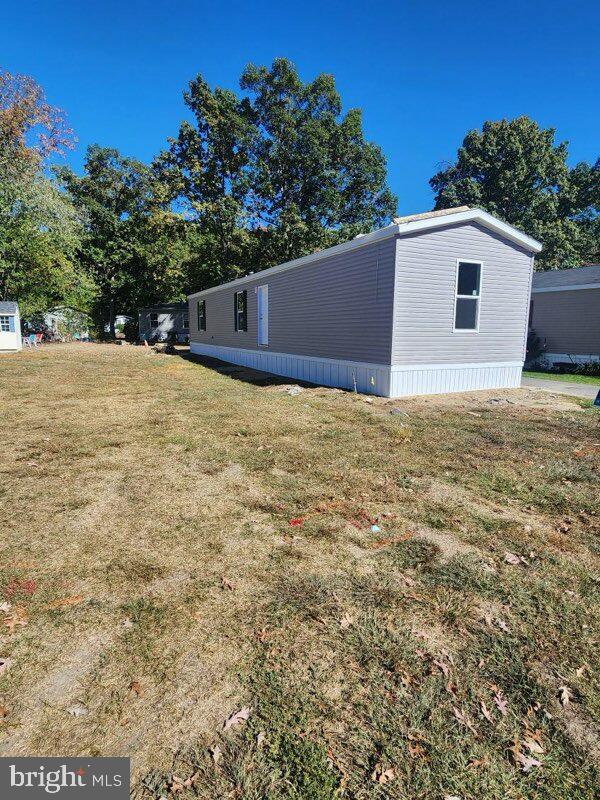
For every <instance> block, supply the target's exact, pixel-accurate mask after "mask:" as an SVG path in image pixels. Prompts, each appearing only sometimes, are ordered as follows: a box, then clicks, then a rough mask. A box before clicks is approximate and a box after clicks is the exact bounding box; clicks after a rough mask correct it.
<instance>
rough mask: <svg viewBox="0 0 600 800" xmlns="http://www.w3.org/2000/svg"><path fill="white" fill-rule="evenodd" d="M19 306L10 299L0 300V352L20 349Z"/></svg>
mask: <svg viewBox="0 0 600 800" xmlns="http://www.w3.org/2000/svg"><path fill="white" fill-rule="evenodd" d="M21 342H22V340H21V320H20V318H19V306H18V304H17V303H14V302H13V301H12V300H0V353H1V352H12V353H14V352H15V351H16V350H20V349H21Z"/></svg>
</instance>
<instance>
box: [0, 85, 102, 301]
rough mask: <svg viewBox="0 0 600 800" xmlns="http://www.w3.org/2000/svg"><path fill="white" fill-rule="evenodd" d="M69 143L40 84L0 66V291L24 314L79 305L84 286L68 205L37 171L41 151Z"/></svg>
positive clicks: (76, 224) (87, 290)
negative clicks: (54, 306)
mask: <svg viewBox="0 0 600 800" xmlns="http://www.w3.org/2000/svg"><path fill="white" fill-rule="evenodd" d="M71 144H72V133H71V131H70V130H69V128H68V127H67V125H66V121H65V117H64V114H63V113H62V112H61V111H60V110H58V109H56V108H54V107H53V106H51V105H49V104H48V103H47V102H46V100H45V98H44V94H43V91H42V89H41V87H40V86H38V85H37V84H36V83H35V81H34V80H33V79H31V78H28V77H26V76H22V75H17V76H13V75H10V74H9V73H7V72H0V298H2V299H6V298H11V299H17V300H18V301H19V303H20V305H21V311H22V314H24V315H25V316H28V315H31V314H34V313H38V312H41V311H44V310H46V309H47V308H48V307H50V306H52V305H56V304H73V305H76V306H77V307H81V306H85V304H86V303H87V302H88V300H89V297H90V294H91V291H92V287H91V284H90V282H89V281H87V280H86V279H85V277H84V276H83V275H82V273H81V272H80V271H79V270H78V269H77V264H76V260H75V250H76V247H77V244H78V241H79V234H80V221H79V219H78V216H77V214H76V211H75V209H74V207H73V206H72V204H71V203H70V202H69V200H68V198H66V197H65V196H64V195H63V194H62V193H61V192H59V190H58V187H57V186H56V184H55V182H54V181H52V180H51V179H49V178H48V176H47V175H46V174H45V166H46V163H47V160H48V158H50V157H51V156H53V155H55V154H56V153H60V152H62V150H63V149H64V148H65V147H69V146H71Z"/></svg>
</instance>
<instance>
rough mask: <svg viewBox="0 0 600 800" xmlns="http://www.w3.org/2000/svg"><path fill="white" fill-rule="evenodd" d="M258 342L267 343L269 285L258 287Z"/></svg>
mask: <svg viewBox="0 0 600 800" xmlns="http://www.w3.org/2000/svg"><path fill="white" fill-rule="evenodd" d="M257 307H258V344H262V345H268V344H269V287H268V285H265V286H259V287H258V300H257Z"/></svg>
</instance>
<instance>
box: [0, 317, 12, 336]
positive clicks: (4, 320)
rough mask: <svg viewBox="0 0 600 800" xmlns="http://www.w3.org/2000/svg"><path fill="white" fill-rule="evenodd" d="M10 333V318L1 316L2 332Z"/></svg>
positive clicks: (0, 330) (0, 327) (0, 326)
mask: <svg viewBox="0 0 600 800" xmlns="http://www.w3.org/2000/svg"><path fill="white" fill-rule="evenodd" d="M9 331H10V317H9V316H8V314H2V316H0V332H2V333H8V332H9Z"/></svg>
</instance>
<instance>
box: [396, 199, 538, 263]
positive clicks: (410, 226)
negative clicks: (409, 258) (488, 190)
mask: <svg viewBox="0 0 600 800" xmlns="http://www.w3.org/2000/svg"><path fill="white" fill-rule="evenodd" d="M465 222H479V223H480V224H481V225H483V226H484V227H486V228H489V229H490V230H492V231H496V233H499V234H500V235H501V236H504V237H505V238H506V239H510V240H511V241H513V242H516V243H517V244H520V245H521V246H522V247H525V248H526V249H527V250H530V251H531V252H533V253H539V252H540V250H541V249H542V245H541V243H540V242H538V241H537V240H536V239H532V237H531V236H527V234H525V233H522V232H521V231H520V230H518V229H517V228H513V226H512V225H508V224H507V223H506V222H502V220H500V219H497V218H496V217H493V216H492V215H491V214H488V212H487V211H484V210H483V209H481V208H470V209H469V210H468V211H459V212H458V214H448V216H447V217H443V216H442V217H430V218H429V219H417V220H415V221H414V222H403V223H401V224H400V225H398V233H399V234H400V235H402V234H405V235H406V234H408V233H414V232H415V231H425V230H430V229H431V228H442V227H444V228H445V227H447V226H448V225H460V224H461V223H465Z"/></svg>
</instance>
